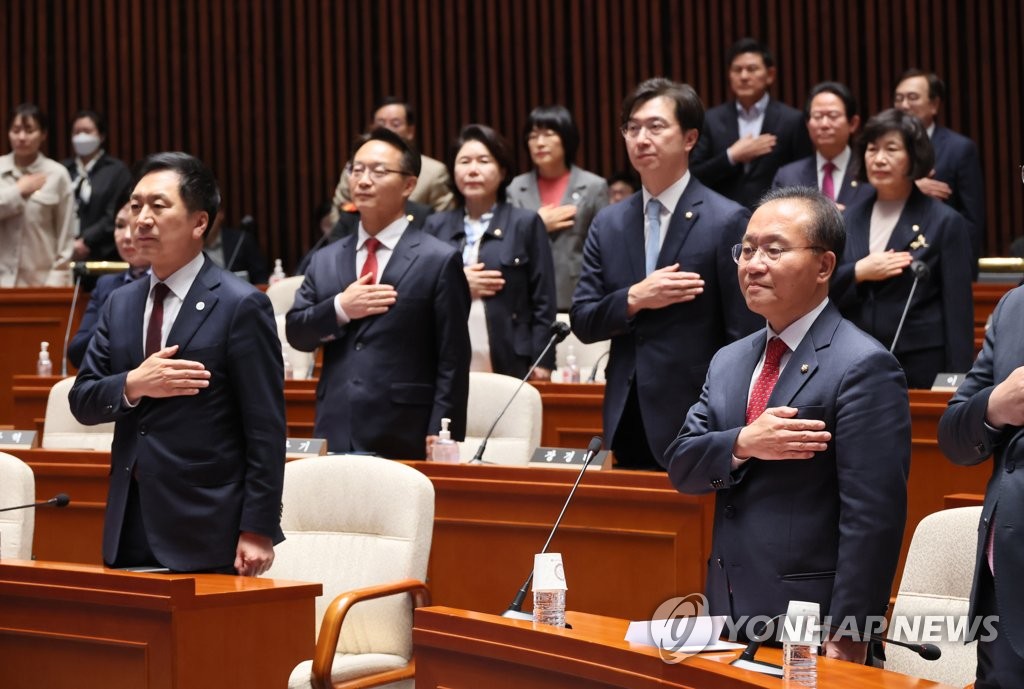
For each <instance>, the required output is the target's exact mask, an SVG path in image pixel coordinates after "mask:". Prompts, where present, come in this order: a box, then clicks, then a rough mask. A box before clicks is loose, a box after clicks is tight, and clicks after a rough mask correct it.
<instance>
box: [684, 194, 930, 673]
mask: <svg viewBox="0 0 1024 689" xmlns="http://www.w3.org/2000/svg"><path fill="white" fill-rule="evenodd" d="M845 241H846V234H845V231H844V228H843V220H842V216H841V215H840V214H839V210H838V209H837V208H836V206H835V204H834V202H832V201H831V200H830V199H828V198H826V197H825V196H824V195H822V194H821V193H820V192H818V191H816V190H815V189H812V188H807V187H787V188H782V189H773V190H771V191H770V192H768V194H767V195H766V196H765V198H764V201H763V202H762V204H761V205H760V206H759V207H758V209H757V210H756V211H755V212H754V215H753V217H751V219H750V224H749V225H748V226H747V231H746V234H745V235H744V236H743V239H742V241H741V242H740V243H739V244H738V245H736V246H735V247H734V249H733V256H734V257H735V260H736V263H737V272H738V276H739V283H740V288H741V289H742V291H743V296H744V297H745V299H746V302H747V305H748V306H749V307H750V309H751V310H752V311H754V312H755V313H757V314H760V315H761V316H762V317H764V319H765V321H766V324H765V327H764V328H763V329H762V330H760V331H758V332H756V333H754V334H753V335H751V336H749V337H747V338H744V339H743V340H740V341H739V342H735V343H733V344H731V345H729V346H727V347H725V348H723V349H722V350H721V351H719V352H718V354H716V355H715V358H714V360H713V361H712V362H711V367H710V369H709V370H708V374H707V380H706V382H705V384H704V389H703V391H702V393H701V396H700V400H699V401H698V402H697V403H696V404H695V405H694V406H693V407H692V408H691V409H690V411H689V414H687V417H686V423H685V424H684V426H683V428H682V430H681V431H680V433H679V437H678V438H677V439H676V440H675V441H674V442H673V443H672V445H671V447H669V450H668V452H667V453H666V455H665V458H666V461H667V465H668V474H669V478H670V479H671V480H672V483H673V484H674V485H675V486H676V488H678V489H679V491H680V492H683V493H692V494H699V493H709V492H712V491H715V492H716V496H715V519H714V530H713V535H712V543H711V557H710V558H709V560H708V573H707V579H706V592H707V597H708V603H709V606H710V609H709V614H712V615H729V616H730V617H732V618H733V619H740V618H742V617H743V616H748V618H749V617H753V616H758V615H765V616H767V617H774V616H776V615H779V614H781V613H785V612H786V609H787V606H788V604H789V601H791V600H801V601H811V602H817V603H818V604H819V605H820V606H821V614H822V615H823V616H824V615H828V616H830V617H831V618H832V619H831V624H832V625H835V626H839V627H840V628H846V629H854V628H855V629H857V630H858V632H863V631H864V629H865V620H866V618H867V617H868V616H879V617H880V616H882V615H884V614H885V610H886V606H887V605H888V601H889V593H890V589H891V586H892V580H893V576H894V574H895V571H896V563H897V560H898V558H899V552H900V544H901V541H902V536H903V526H904V521H905V518H906V505H907V489H906V487H907V474H908V472H909V469H910V406H909V402H908V399H907V383H906V378H905V377H904V375H903V371H902V370H901V369H900V367H899V364H898V363H897V361H896V359H895V358H894V357H893V356H892V355H891V354H889V352H887V351H886V350H885V349H884V348H883V347H882V346H881V345H880V344H879V343H878V342H877V341H876V340H875V339H874V338H872V337H870V336H869V335H867V334H865V333H864V332H862V331H861V330H859V329H857V328H856V327H855V326H854V325H853V324H852V323H850V322H849V321H847V320H845V319H844V318H843V317H842V316H841V315H840V314H839V310H838V309H837V308H836V307H835V305H833V304H832V303H831V302H830V301H829V299H828V288H829V279H830V278H831V276H832V272H833V271H834V270H835V267H836V261H837V256H840V255H842V253H843V245H844V244H845ZM876 619H877V618H876ZM843 625H847V626H846V627H844V626H843ZM757 631H758V632H759V631H760V630H757ZM824 648H825V651H826V654H827V655H829V656H830V657H835V658H841V659H844V660H852V661H855V662H863V661H864V660H865V655H866V650H867V644H866V643H864V642H861V641H860V640H859V639H856V638H850V636H849V635H846V636H842V637H838V638H832V639H830V640H829V641H826V643H825V644H824Z"/></svg>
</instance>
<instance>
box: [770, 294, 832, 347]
mask: <svg viewBox="0 0 1024 689" xmlns="http://www.w3.org/2000/svg"><path fill="white" fill-rule="evenodd" d="M827 305H828V297H825V298H824V299H822V300H821V303H820V304H818V305H817V306H816V307H814V308H813V309H811V310H810V311H808V312H807V313H805V314H804V315H803V316H801V317H800V318H797V319H796V320H795V321H793V322H792V323H790V324H789V326H788V327H787V328H786V329H785V330H783V331H782V332H781V333H777V332H775V331H774V330H772V326H771V324H770V323H769V324H768V325H767V329H768V339H769V340H770V339H772V338H773V337H776V336H777V337H779V338H781V339H782V341H783V342H785V343H786V346H787V347H789V351H790V352H795V351H796V348H797V347H799V346H800V343H801V342H803V340H804V337H806V335H807V332H808V331H809V330H810V329H811V326H812V325H814V321H816V320H818V316H820V315H821V312H822V311H824V310H825V307H826V306H827Z"/></svg>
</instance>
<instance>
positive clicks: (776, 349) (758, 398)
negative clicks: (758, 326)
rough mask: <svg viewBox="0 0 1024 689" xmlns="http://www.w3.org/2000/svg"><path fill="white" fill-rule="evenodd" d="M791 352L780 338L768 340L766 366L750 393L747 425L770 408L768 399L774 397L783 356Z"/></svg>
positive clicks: (765, 356) (765, 357)
mask: <svg viewBox="0 0 1024 689" xmlns="http://www.w3.org/2000/svg"><path fill="white" fill-rule="evenodd" d="M788 351H789V347H787V346H786V343H785V342H783V341H782V340H781V339H780V338H778V337H773V338H772V339H770V340H768V351H767V352H765V355H764V366H763V367H762V368H761V374H760V375H759V376H758V377H757V381H756V382H755V383H754V388H753V389H752V390H751V391H750V401H749V402H747V423H748V424H749V423H751V422H753V421H754V420H755V419H756V418H757V417H759V416H761V414H763V413H764V410H765V409H766V408H767V407H768V398H769V397H771V396H772V389H773V388H774V387H775V382H776V381H777V380H778V379H779V364H780V363H781V362H782V355H783V354H785V353H786V352H788Z"/></svg>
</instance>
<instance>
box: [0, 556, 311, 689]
mask: <svg viewBox="0 0 1024 689" xmlns="http://www.w3.org/2000/svg"><path fill="white" fill-rule="evenodd" d="M321 593H322V587H321V585H320V584H308V583H300V582H288V581H282V580H274V579H256V578H250V577H234V576H226V575H218V574H199V575H184V574H160V575H157V574H132V573H127V572H119V571H116V570H108V569H104V568H102V567H89V566H84V565H68V564H62V563H51V562H27V561H16V560H10V561H4V562H2V563H0V686H3V687H4V688H5V689H29V688H30V687H31V688H33V689H35V688H36V687H77V688H79V689H101V688H102V689H120V688H124V689H143V688H148V689H178V688H180V689H204V688H209V689H214V688H217V689H220V688H221V687H227V686H242V687H252V688H256V687H266V689H279V688H280V687H283V686H285V685H286V684H287V680H288V675H289V674H290V673H291V671H292V669H293V668H294V667H295V666H296V665H297V664H298V663H300V662H302V661H303V660H305V659H307V658H310V657H312V652H313V646H314V635H315V630H314V627H315V619H314V618H315V612H314V607H313V602H314V599H315V598H316V596H319V595H320V594H321Z"/></svg>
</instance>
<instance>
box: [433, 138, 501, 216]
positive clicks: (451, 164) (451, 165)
mask: <svg viewBox="0 0 1024 689" xmlns="http://www.w3.org/2000/svg"><path fill="white" fill-rule="evenodd" d="M470 141H479V142H480V143H482V144H483V145H484V146H486V147H487V150H488V151H490V153H491V156H492V157H493V158H494V162H496V163H497V164H498V166H499V167H501V169H502V170H504V172H505V176H504V177H503V178H502V180H501V183H500V184H499V185H498V202H499V203H504V202H505V190H506V189H507V188H508V185H509V184H511V183H512V164H513V163H512V149H511V147H510V146H509V145H508V142H507V141H505V138H504V137H502V136H501V134H499V133H498V132H496V131H494V130H493V129H492V128H490V127H488V126H487V125H486V124H467V125H466V126H465V127H463V128H462V131H460V132H459V135H458V136H457V137H455V141H453V142H452V146H451V150H450V151H449V152H448V174H449V176H450V177H451V180H452V193H453V194H454V195H455V198H456V199H457V200H458V202H459V205H465V203H466V197H465V196H463V195H462V192H461V191H459V188H458V186H457V185H456V184H455V160H456V158H458V156H459V151H460V150H461V149H462V147H463V146H465V145H466V144H467V143H469V142H470Z"/></svg>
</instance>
